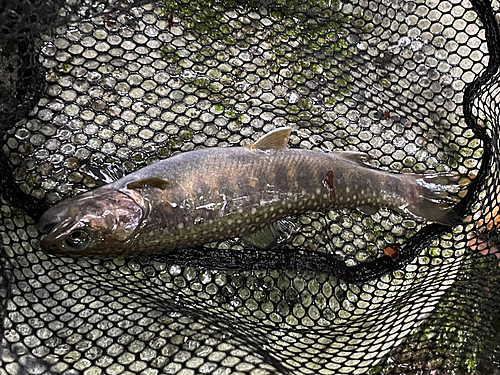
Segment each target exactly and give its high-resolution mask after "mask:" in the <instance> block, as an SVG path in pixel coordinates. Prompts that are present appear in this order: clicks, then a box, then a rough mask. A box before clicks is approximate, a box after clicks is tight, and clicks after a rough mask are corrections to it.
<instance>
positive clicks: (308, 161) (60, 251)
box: [37, 127, 457, 258]
mask: <svg viewBox="0 0 500 375" xmlns="http://www.w3.org/2000/svg"><path fill="white" fill-rule="evenodd" d="M290 132H291V129H290V128H288V127H286V128H280V129H276V130H274V131H272V132H270V133H268V134H267V135H265V136H264V137H262V138H261V139H259V140H258V141H257V142H255V143H254V144H253V145H251V146H249V147H223V148H211V149H204V150H197V151H191V152H186V153H183V154H180V155H177V156H174V157H172V158H169V159H166V160H163V161H160V162H158V163H155V164H153V165H150V166H148V167H145V168H143V169H140V170H138V171H137V172H134V173H132V174H129V175H127V176H125V177H122V178H121V179H119V180H117V181H115V182H112V183H109V184H107V185H104V186H102V187H99V188H97V189H95V190H93V191H90V192H87V193H85V194H82V195H80V196H77V197H75V198H72V199H69V200H65V201H63V202H61V203H59V204H57V205H55V206H54V207H52V208H50V209H49V210H48V211H47V212H46V213H45V214H44V215H43V216H42V218H41V219H40V221H39V223H38V224H37V225H38V228H39V229H40V230H41V231H43V232H46V233H47V232H48V234H47V236H46V237H45V238H44V239H43V240H42V242H41V246H42V248H43V249H44V250H46V251H47V252H50V253H53V254H57V255H69V256H97V257H108V258H109V257H115V256H131V255H135V254H139V253H158V252H162V251H165V250H173V249H176V248H180V247H189V246H195V245H200V244H204V243H208V242H212V241H218V240H223V239H229V238H235V237H241V238H243V239H246V240H247V241H249V242H250V243H253V244H256V245H258V246H260V247H264V246H266V245H267V244H269V243H270V242H272V239H273V238H272V237H273V235H274V234H275V230H272V229H270V228H273V225H274V223H277V222H278V221H279V220H281V219H284V218H286V217H288V216H293V215H299V214H302V213H305V212H307V211H324V210H328V209H336V208H342V207H360V208H362V209H364V210H365V211H368V212H369V211H376V210H377V209H378V208H380V207H387V208H390V209H393V210H395V211H397V212H399V213H402V214H403V215H406V216H411V217H420V218H423V219H426V220H428V221H433V222H437V223H441V224H451V223H450V221H449V218H448V214H449V212H450V210H451V209H452V203H451V202H450V201H448V200H447V199H446V198H445V196H446V195H447V193H448V192H449V191H455V190H456V189H457V186H456V185H454V184H450V183H448V182H447V183H442V181H441V180H442V179H443V178H444V179H445V180H446V181H448V180H449V179H448V177H450V175H448V174H430V175H419V174H410V173H401V174H398V173H389V172H386V171H382V170H378V169H376V168H373V167H371V166H369V165H368V164H367V163H366V160H367V158H368V156H367V155H366V154H364V153H358V152H342V151H339V152H322V151H314V150H303V149H290V148H287V147H286V146H287V143H288V138H289V136H290ZM439 181H441V183H439ZM274 229H276V225H274Z"/></svg>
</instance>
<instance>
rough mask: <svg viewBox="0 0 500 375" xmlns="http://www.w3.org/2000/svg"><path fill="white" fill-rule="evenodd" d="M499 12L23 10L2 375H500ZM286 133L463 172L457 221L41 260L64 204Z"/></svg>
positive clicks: (19, 6)
mask: <svg viewBox="0 0 500 375" xmlns="http://www.w3.org/2000/svg"><path fill="white" fill-rule="evenodd" d="M499 7H500V6H499V4H498V3H496V2H494V3H493V4H489V3H487V2H480V1H472V2H469V1H465V2H464V1H459V0H453V1H439V2H437V1H431V0H422V1H420V0H418V1H402V0H380V1H379V0H374V1H354V2H348V3H343V2H340V1H337V0H334V1H323V0H308V1H306V2H295V1H285V0H283V1H282V0H280V1H276V2H268V1H249V2H243V1H234V0H218V1H215V0H195V1H183V0H181V1H174V0H163V1H160V2H157V3H152V2H145V1H140V2H133V1H123V2H118V1H113V2H101V1H96V2H86V1H84V2H78V1H67V2H54V1H53V2H42V1H38V2H37V1H36V0H34V1H31V2H30V1H16V2H11V4H8V5H6V6H5V7H4V10H3V11H2V10H0V12H1V14H0V25H2V26H0V27H1V30H2V32H1V35H0V46H1V49H0V78H1V79H0V82H1V90H0V96H1V98H2V100H0V122H1V124H0V135H1V145H2V150H1V152H0V157H1V158H0V163H1V166H2V173H1V175H0V181H1V187H0V196H1V201H0V236H1V244H0V246H1V253H0V254H1V255H0V260H1V261H0V267H1V272H0V280H1V284H0V300H1V302H2V304H1V305H0V306H1V307H0V313H1V315H0V316H1V317H2V321H3V325H2V329H1V331H0V332H1V351H0V363H1V366H0V374H2V375H4V374H9V375H10V374H24V373H27V374H39V373H64V374H85V375H91V374H92V375H94V374H105V373H106V374H144V375H146V374H148V375H149V374H183V375H187V374H243V373H248V374H363V373H370V374H431V373H432V374H451V373H457V374H468V373H471V374H472V373H476V374H482V373H493V374H495V373H500V371H499V361H500V346H499V345H498V342H499V338H500V334H499V332H500V331H499V329H498V327H499V326H498V323H499V321H500V320H499V319H500V314H499V311H500V310H499V308H498V307H499V301H500V299H499V298H500V296H499V293H500V292H499V290H500V288H498V280H499V277H500V272H499V268H498V259H499V258H500V251H498V248H497V245H496V244H497V242H498V234H497V228H498V224H499V222H500V219H499V216H498V209H499V202H500V200H499V198H498V196H499V193H500V184H499V181H498V171H497V168H498V166H497V161H498V160H499V159H498V158H499V155H500V144H499V141H498V129H499V127H500V120H499V116H498V114H497V113H498V108H497V107H496V104H497V103H498V102H499V99H498V95H499V91H498V81H499V79H498V77H499V74H498V64H499V62H500V57H499V54H498V53H499V51H498V47H497V45H498V40H499V39H498V34H499V32H498V26H497V21H496V19H497V18H495V17H496V16H497V15H498V9H499ZM497 121H499V122H497ZM281 126H291V127H292V129H293V132H292V136H291V138H290V147H294V148H302V149H313V150H322V151H325V152H328V151H332V150H351V151H362V152H365V153H367V154H368V155H369V156H370V158H371V159H370V161H369V162H370V163H371V164H372V165H373V166H374V167H376V168H379V169H382V170H387V171H392V172H397V173H405V172H413V173H432V172H455V173H458V174H460V175H461V176H462V178H461V179H460V180H459V184H460V185H461V186H462V189H461V191H460V192H459V193H458V194H457V195H456V196H454V197H453V199H454V200H455V201H456V202H457V206H456V208H455V213H456V218H457V225H455V226H453V227H446V226H443V225H438V224H432V223H428V222H425V221H422V220H421V221H419V220H415V219H409V218H407V217H403V216H401V215H399V214H397V213H396V212H394V211H391V210H389V209H379V210H378V212H377V213H375V214H372V215H369V214H366V213H362V212H360V211H358V210H356V209H339V210H332V211H328V212H321V213H316V212H311V213H308V214H305V215H301V216H299V217H297V218H290V220H289V221H290V228H289V229H290V233H289V235H288V236H284V237H283V238H282V239H281V240H280V242H279V243H278V244H277V245H276V246H275V247H274V248H271V249H266V250H258V249H256V248H252V247H249V245H247V244H246V243H245V242H242V241H239V240H238V239H234V240H230V241H222V242H218V243H211V244H206V245H204V246H200V247H197V248H193V249H182V250H178V251H175V252H172V253H166V254H162V255H154V256H152V255H148V254H144V255H141V256H137V257H133V258H125V259H124V258H115V259H108V260H102V259H93V258H79V259H72V258H65V257H56V256H52V255H49V254H46V253H45V252H43V251H42V250H41V249H40V239H41V236H42V235H41V234H40V233H38V232H37V230H36V228H35V225H34V224H35V222H36V220H37V219H38V218H39V217H40V215H41V213H43V212H44V210H45V209H47V208H48V207H50V206H51V205H53V204H55V203H57V202H59V201H61V200H64V199H67V198H69V197H72V196H75V195H77V194H80V193H83V192H85V191H88V190H90V189H93V188H95V187H97V186H100V185H102V184H104V183H106V182H110V181H112V180H114V179H116V178H118V177H120V176H122V175H124V174H127V173H130V172H132V171H135V170H137V169H139V168H141V167H144V166H146V165H149V164H152V163H154V162H156V161H159V160H162V159H166V158H169V157H172V156H174V155H176V154H179V153H182V152H188V151H192V150H197V149H202V148H211V147H229V146H240V145H242V146H244V145H249V144H251V143H253V142H254V141H255V140H256V139H258V138H259V137H260V136H262V135H263V134H264V133H266V132H269V131H270V130H273V129H275V128H278V127H281ZM200 173H202V171H200ZM462 218H464V219H463V220H462ZM458 219H460V220H458Z"/></svg>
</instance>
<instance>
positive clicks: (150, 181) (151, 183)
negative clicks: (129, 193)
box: [127, 177, 170, 190]
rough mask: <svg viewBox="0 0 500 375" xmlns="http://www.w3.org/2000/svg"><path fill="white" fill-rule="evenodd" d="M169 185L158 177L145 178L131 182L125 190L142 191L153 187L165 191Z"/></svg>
mask: <svg viewBox="0 0 500 375" xmlns="http://www.w3.org/2000/svg"><path fill="white" fill-rule="evenodd" d="M169 185H170V182H168V181H167V180H164V179H163V178H159V177H146V178H142V179H140V180H136V181H132V182H129V183H128V184H127V189H142V188H145V187H153V188H157V189H162V190H165V189H166V188H167V187H168V186H169Z"/></svg>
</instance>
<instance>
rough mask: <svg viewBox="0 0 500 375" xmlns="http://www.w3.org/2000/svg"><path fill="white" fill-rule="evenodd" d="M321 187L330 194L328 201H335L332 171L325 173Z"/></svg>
mask: <svg viewBox="0 0 500 375" xmlns="http://www.w3.org/2000/svg"><path fill="white" fill-rule="evenodd" d="M323 185H324V186H325V187H326V189H327V190H328V191H329V192H330V200H332V201H335V200H336V198H337V196H336V195H335V187H334V186H333V171H328V172H326V179H325V180H323ZM325 198H326V197H325Z"/></svg>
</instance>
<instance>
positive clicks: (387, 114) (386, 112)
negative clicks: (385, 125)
mask: <svg viewBox="0 0 500 375" xmlns="http://www.w3.org/2000/svg"><path fill="white" fill-rule="evenodd" d="M384 117H385V119H386V120H389V119H390V118H391V114H390V113H389V111H385V112H384Z"/></svg>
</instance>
